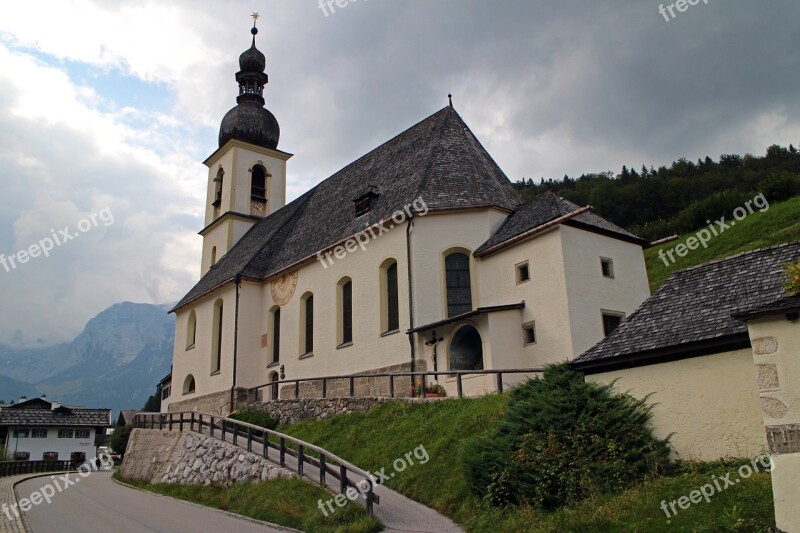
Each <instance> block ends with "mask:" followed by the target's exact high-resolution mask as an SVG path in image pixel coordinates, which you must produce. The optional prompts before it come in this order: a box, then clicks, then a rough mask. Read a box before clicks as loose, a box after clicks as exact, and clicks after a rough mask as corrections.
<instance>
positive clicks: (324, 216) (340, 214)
mask: <svg viewBox="0 0 800 533" xmlns="http://www.w3.org/2000/svg"><path fill="white" fill-rule="evenodd" d="M368 185H373V186H374V190H375V192H377V193H378V194H379V195H380V196H379V197H378V198H375V199H374V200H373V201H372V206H371V210H370V212H369V213H367V214H366V215H363V216H361V217H359V218H358V219H356V218H355V216H354V215H355V207H354V204H353V201H354V200H355V199H356V198H358V197H359V196H361V195H363V194H364V192H365V191H366V190H367V189H368ZM417 198H421V199H422V200H423V201H424V202H425V204H426V205H427V207H428V209H455V208H466V207H499V208H501V209H505V210H507V211H513V210H514V209H515V208H516V207H517V206H518V205H519V204H521V203H523V199H522V197H521V196H520V195H519V193H518V192H517V190H516V189H515V188H514V186H513V185H512V184H511V182H510V181H509V179H508V178H507V177H506V175H505V174H504V173H503V171H502V170H500V167H498V166H497V164H496V163H495V162H494V160H493V159H492V157H491V156H490V155H489V153H488V152H487V151H486V150H485V149H484V148H483V146H482V145H481V144H480V142H479V141H478V139H477V138H476V137H475V135H474V134H473V133H472V131H470V129H469V127H467V125H466V124H465V123H464V121H463V120H462V119H461V116H459V114H458V113H457V112H456V111H455V109H453V108H452V107H449V106H448V107H445V108H444V109H442V110H441V111H438V112H437V113H435V114H433V115H431V116H430V117H428V118H426V119H425V120H423V121H422V122H420V123H418V124H416V125H415V126H412V127H411V128H409V129H408V130H406V131H405V132H403V133H401V134H400V135H398V136H397V137H395V138H393V139H391V140H390V141H388V142H386V143H384V144H383V145H381V146H379V147H378V148H376V149H375V150H373V151H371V152H369V153H368V154H366V155H365V156H363V157H361V158H360V159H358V160H356V161H355V162H353V163H351V164H349V165H347V166H346V167H344V168H343V169H342V170H340V171H338V172H337V173H335V174H334V175H333V176H331V177H329V178H328V179H326V180H325V181H323V182H321V183H320V184H318V185H317V186H316V187H314V188H313V189H311V190H310V191H308V192H307V193H305V194H304V195H303V196H301V197H300V198H297V199H296V200H294V201H293V202H291V203H290V204H288V205H287V206H285V207H283V208H282V209H279V210H278V211H276V212H275V213H273V214H271V215H270V216H268V217H266V218H264V219H263V220H261V221H259V222H258V223H256V224H255V225H254V226H253V227H252V228H251V229H250V230H249V231H248V232H247V233H246V234H245V235H244V236H243V237H242V238H241V239H240V240H239V242H237V243H236V244H235V245H234V246H233V248H231V250H230V251H229V252H228V253H227V254H225V256H223V257H222V258H221V259H220V260H219V262H218V263H217V264H216V265H215V266H214V267H213V268H212V269H211V270H210V271H209V272H208V273H207V274H206V275H205V276H203V278H202V279H201V280H200V281H199V282H198V283H197V285H195V286H194V288H192V289H191V290H190V291H189V293H188V294H186V296H184V298H183V299H182V300H181V301H180V302H178V304H177V305H176V306H175V308H174V309H173V311H175V310H176V309H179V308H181V307H183V306H184V305H186V304H188V303H190V302H191V301H193V300H195V299H197V298H199V297H201V296H203V295H204V294H207V293H208V292H210V291H212V290H214V289H215V288H217V287H219V286H221V285H223V284H224V283H227V282H229V281H231V280H233V279H234V278H235V277H236V276H237V275H241V276H243V277H247V278H252V279H265V278H268V277H270V276H272V275H274V274H276V273H278V272H280V271H281V270H283V269H286V268H287V267H290V266H292V265H294V264H295V263H298V262H300V261H302V260H304V259H307V258H309V257H312V256H313V255H314V254H316V253H317V252H319V251H323V250H326V249H328V248H329V247H331V246H333V245H335V244H338V243H340V242H342V241H344V240H345V239H347V238H348V237H350V236H353V235H355V234H357V233H359V232H361V231H363V230H364V229H365V228H367V227H368V226H371V225H373V224H375V223H377V222H380V221H382V220H387V219H389V218H391V216H392V215H393V214H394V213H395V212H397V211H398V210H402V209H403V207H404V206H406V205H408V204H411V203H412V202H413V201H414V200H415V199H417Z"/></svg>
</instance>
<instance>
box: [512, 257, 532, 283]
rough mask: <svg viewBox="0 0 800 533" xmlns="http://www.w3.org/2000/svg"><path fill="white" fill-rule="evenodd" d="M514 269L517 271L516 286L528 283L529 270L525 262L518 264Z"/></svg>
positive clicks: (529, 277)
mask: <svg viewBox="0 0 800 533" xmlns="http://www.w3.org/2000/svg"><path fill="white" fill-rule="evenodd" d="M515 268H516V271H517V285H519V284H520V283H525V282H526V281H530V279H531V269H530V267H529V266H528V262H527V261H525V262H524V263H520V264H518V265H517V266H516V267H515Z"/></svg>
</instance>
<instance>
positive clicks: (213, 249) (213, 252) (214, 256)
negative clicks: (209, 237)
mask: <svg viewBox="0 0 800 533" xmlns="http://www.w3.org/2000/svg"><path fill="white" fill-rule="evenodd" d="M216 264H217V247H216V246H212V247H211V266H212V267H213V266H214V265H216Z"/></svg>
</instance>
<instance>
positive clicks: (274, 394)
mask: <svg viewBox="0 0 800 533" xmlns="http://www.w3.org/2000/svg"><path fill="white" fill-rule="evenodd" d="M269 382H270V383H272V385H271V386H270V388H269V399H270V400H277V399H278V373H277V372H271V373H270V375H269Z"/></svg>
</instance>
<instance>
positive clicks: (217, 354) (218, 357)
mask: <svg viewBox="0 0 800 533" xmlns="http://www.w3.org/2000/svg"><path fill="white" fill-rule="evenodd" d="M222 315H223V305H222V300H217V301H216V302H215V303H214V322H213V326H212V331H211V343H212V344H211V373H212V374H214V373H216V372H219V371H220V368H222V318H223V316H222Z"/></svg>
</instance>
